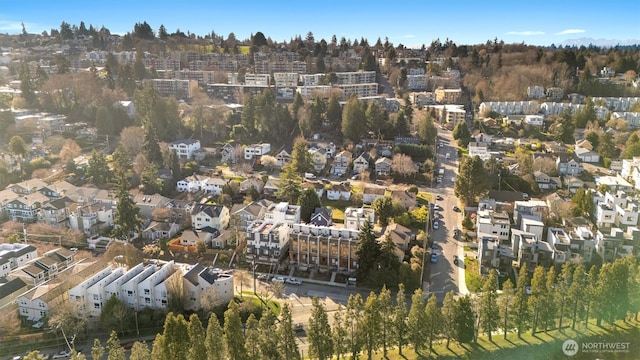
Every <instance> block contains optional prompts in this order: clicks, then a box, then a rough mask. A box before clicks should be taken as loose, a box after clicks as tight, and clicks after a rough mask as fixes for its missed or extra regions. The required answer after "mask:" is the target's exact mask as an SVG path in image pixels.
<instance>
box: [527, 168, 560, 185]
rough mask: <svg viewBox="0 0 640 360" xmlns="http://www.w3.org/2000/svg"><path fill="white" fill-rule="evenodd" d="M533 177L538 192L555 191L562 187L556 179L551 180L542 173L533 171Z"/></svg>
mask: <svg viewBox="0 0 640 360" xmlns="http://www.w3.org/2000/svg"><path fill="white" fill-rule="evenodd" d="M533 177H534V179H535V181H536V184H538V187H539V188H540V190H555V189H557V188H558V187H560V186H561V185H562V184H561V183H560V182H559V179H558V178H553V177H551V176H549V175H547V174H545V173H543V172H542V171H534V172H533Z"/></svg>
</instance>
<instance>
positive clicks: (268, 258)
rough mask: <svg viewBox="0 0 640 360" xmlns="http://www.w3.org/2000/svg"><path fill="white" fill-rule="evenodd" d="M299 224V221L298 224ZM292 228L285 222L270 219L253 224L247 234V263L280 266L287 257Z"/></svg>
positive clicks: (248, 228)
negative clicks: (253, 262)
mask: <svg viewBox="0 0 640 360" xmlns="http://www.w3.org/2000/svg"><path fill="white" fill-rule="evenodd" d="M298 223H299V221H298V222H297V223H296V224H298ZM290 226H291V225H289V224H287V223H285V222H282V221H274V220H270V219H269V220H266V219H265V220H256V221H254V222H253V223H251V224H250V225H249V226H248V227H247V230H246V232H245V238H246V240H247V254H246V258H247V261H255V262H256V263H260V264H278V263H279V262H280V261H281V260H282V259H283V258H284V257H285V256H286V255H287V247H288V246H289V232H290V231H291V227H290Z"/></svg>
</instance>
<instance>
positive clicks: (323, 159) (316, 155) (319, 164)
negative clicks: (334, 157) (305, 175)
mask: <svg viewBox="0 0 640 360" xmlns="http://www.w3.org/2000/svg"><path fill="white" fill-rule="evenodd" d="M309 155H310V157H311V165H312V166H313V169H314V170H315V171H317V172H321V171H322V170H324V167H325V166H326V165H327V151H326V150H325V149H324V148H320V149H318V148H311V149H309Z"/></svg>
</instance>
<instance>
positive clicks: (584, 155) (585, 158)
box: [574, 147, 600, 163]
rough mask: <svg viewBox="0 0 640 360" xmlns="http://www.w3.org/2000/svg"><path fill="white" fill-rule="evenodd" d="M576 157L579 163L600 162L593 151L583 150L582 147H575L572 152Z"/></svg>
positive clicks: (597, 155)
mask: <svg viewBox="0 0 640 360" xmlns="http://www.w3.org/2000/svg"><path fill="white" fill-rule="evenodd" d="M574 152H575V154H576V156H577V157H578V159H580V161H582V162H587V163H597V162H600V154H598V153H597V152H595V151H592V150H589V149H585V148H582V147H576V148H575V150H574Z"/></svg>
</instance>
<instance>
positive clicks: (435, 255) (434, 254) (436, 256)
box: [431, 253, 438, 264]
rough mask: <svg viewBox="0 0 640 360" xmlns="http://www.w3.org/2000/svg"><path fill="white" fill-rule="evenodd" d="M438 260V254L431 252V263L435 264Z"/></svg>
mask: <svg viewBox="0 0 640 360" xmlns="http://www.w3.org/2000/svg"><path fill="white" fill-rule="evenodd" d="M437 262H438V255H437V254H436V253H433V254H431V263H432V264H435V263H437Z"/></svg>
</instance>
